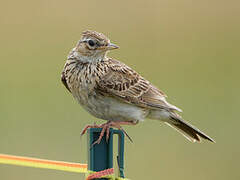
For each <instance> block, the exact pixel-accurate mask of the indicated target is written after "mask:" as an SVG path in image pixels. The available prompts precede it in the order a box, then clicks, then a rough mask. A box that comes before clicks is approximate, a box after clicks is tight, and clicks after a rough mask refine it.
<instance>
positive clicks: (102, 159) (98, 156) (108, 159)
mask: <svg viewBox="0 0 240 180" xmlns="http://www.w3.org/2000/svg"><path fill="white" fill-rule="evenodd" d="M101 130H102V129H101V128H91V129H89V130H88V165H89V170H92V171H102V170H105V169H109V168H113V135H114V134H117V135H118V156H117V162H118V167H119V176H120V177H122V178H124V133H123V132H122V131H121V130H115V129H112V128H110V132H109V140H108V142H107V141H106V135H104V136H103V138H102V140H101V142H100V144H95V145H94V146H93V147H91V145H92V144H93V143H94V142H95V141H96V140H97V139H98V137H99V135H100V132H101ZM101 180H107V179H106V178H101Z"/></svg>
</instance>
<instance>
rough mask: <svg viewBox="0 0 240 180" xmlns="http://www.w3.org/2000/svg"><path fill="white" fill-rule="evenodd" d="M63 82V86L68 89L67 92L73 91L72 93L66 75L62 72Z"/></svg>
mask: <svg viewBox="0 0 240 180" xmlns="http://www.w3.org/2000/svg"><path fill="white" fill-rule="evenodd" d="M61 81H62V83H63V85H64V86H65V87H66V88H67V90H68V91H69V92H71V91H70V88H69V87H68V85H67V80H66V77H65V75H64V72H62V74H61Z"/></svg>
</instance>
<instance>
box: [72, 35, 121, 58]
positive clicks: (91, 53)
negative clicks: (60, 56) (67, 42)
mask: <svg viewBox="0 0 240 180" xmlns="http://www.w3.org/2000/svg"><path fill="white" fill-rule="evenodd" d="M117 48H118V46H117V45H115V44H113V43H111V42H110V40H109V39H108V38H107V37H106V36H105V35H103V34H102V33H98V32H96V31H89V30H88V31H84V32H83V33H82V38H81V39H80V41H79V42H78V43H77V45H76V47H75V48H74V49H73V51H74V54H75V56H77V58H78V59H79V60H81V61H85V62H91V61H97V60H100V59H103V58H104V57H105V56H106V53H107V51H109V50H112V49H117Z"/></svg>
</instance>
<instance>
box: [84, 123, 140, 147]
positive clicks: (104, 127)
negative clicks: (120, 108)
mask: <svg viewBox="0 0 240 180" xmlns="http://www.w3.org/2000/svg"><path fill="white" fill-rule="evenodd" d="M137 123H138V122H133V121H128V122H125V121H119V122H118V121H108V122H106V123H103V124H100V125H96V124H94V125H87V126H86V127H85V128H84V129H83V131H82V133H81V136H82V135H84V134H85V133H86V131H87V130H88V129H89V128H102V130H101V133H100V135H99V138H98V140H96V141H95V142H94V143H93V144H92V146H93V145H95V144H99V143H100V142H101V140H102V138H103V136H104V133H105V132H106V141H108V139H109V130H110V128H111V127H112V128H117V129H119V130H121V131H123V133H124V134H125V135H126V136H127V137H128V139H129V140H130V141H131V142H133V141H132V139H131V138H130V136H129V135H128V134H127V133H126V131H124V129H123V128H122V127H121V125H136V124H137Z"/></svg>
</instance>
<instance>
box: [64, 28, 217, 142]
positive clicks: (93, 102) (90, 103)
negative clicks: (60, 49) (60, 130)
mask: <svg viewBox="0 0 240 180" xmlns="http://www.w3.org/2000/svg"><path fill="white" fill-rule="evenodd" d="M118 48H119V47H118V46H117V45H115V44H113V43H111V41H110V39H109V38H108V37H107V36H105V35H104V34H102V33H99V32H96V31H92V30H86V31H84V32H82V36H81V39H80V40H79V41H78V42H77V44H76V46H75V47H74V48H73V49H72V50H71V51H70V53H69V55H68V57H67V60H66V63H65V65H64V68H63V71H62V73H61V81H62V83H63V84H64V86H65V87H66V89H67V90H68V91H69V92H70V93H71V94H72V95H73V97H74V98H75V99H76V100H77V101H78V103H79V104H80V105H81V106H82V107H83V108H84V109H85V110H86V111H87V112H89V113H90V114H91V115H93V116H94V117H96V118H99V119H102V120H106V122H105V123H103V124H100V125H97V124H96V123H94V124H93V125H87V126H86V127H85V128H84V129H83V131H82V133H81V135H83V134H85V132H86V131H87V129H89V128H102V130H101V133H100V135H99V138H98V140H97V141H95V142H94V144H99V143H100V142H101V139H102V137H103V136H104V134H105V133H106V138H107V139H108V138H109V129H110V128H117V129H120V130H122V131H123V132H124V133H125V134H126V135H127V133H126V132H125V131H124V129H123V128H122V125H136V124H138V123H139V122H142V121H143V120H145V119H155V120H159V121H161V122H163V123H165V124H167V125H169V126H170V127H172V128H174V129H176V130H177V131H178V132H180V133H181V134H182V135H183V136H184V137H186V138H187V139H188V140H190V141H191V142H201V138H203V139H206V140H208V141H211V142H215V141H214V140H213V139H212V138H211V137H209V136H208V135H206V134H205V133H203V132H202V131H200V130H199V129H197V128H196V127H194V126H193V125H191V124H190V123H188V122H187V121H185V120H184V119H183V118H182V117H181V116H180V115H179V112H182V110H181V109H180V108H178V107H176V106H174V105H172V104H170V103H168V102H167V100H166V97H167V96H166V94H165V93H164V92H163V91H161V90H160V89H158V88H157V87H156V86H154V85H153V84H152V83H151V82H149V81H148V80H146V79H145V78H144V77H142V76H141V75H140V74H139V73H137V72H136V71H135V70H133V69H132V68H130V67H129V66H127V65H126V64H124V63H122V62H120V61H118V60H116V59H114V58H111V57H108V56H107V53H108V52H109V51H111V50H114V49H118ZM127 136H128V135H127ZM128 137H129V136H128ZM129 138H130V137H129ZM130 140H131V138H130Z"/></svg>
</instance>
